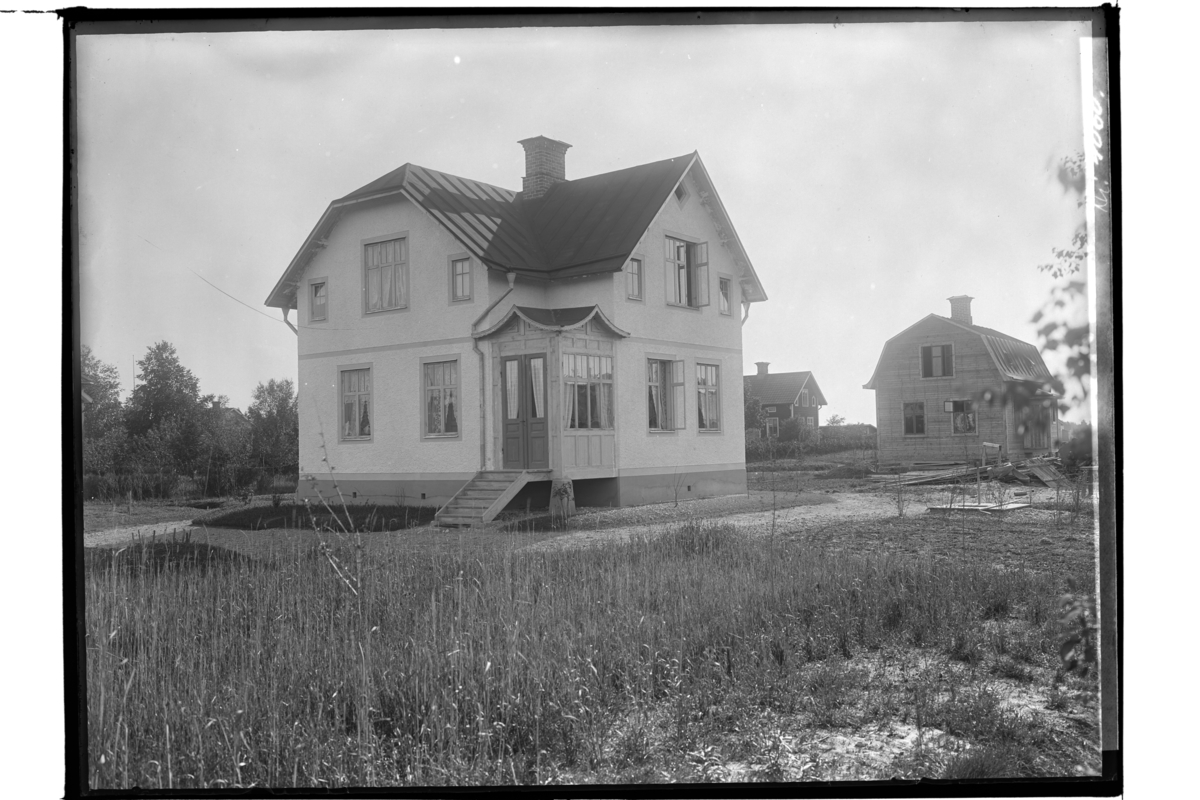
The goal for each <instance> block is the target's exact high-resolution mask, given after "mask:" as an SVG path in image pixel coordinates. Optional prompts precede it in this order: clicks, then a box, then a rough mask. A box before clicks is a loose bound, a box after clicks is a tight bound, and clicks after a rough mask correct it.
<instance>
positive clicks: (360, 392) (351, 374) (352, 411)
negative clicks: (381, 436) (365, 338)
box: [341, 368, 371, 439]
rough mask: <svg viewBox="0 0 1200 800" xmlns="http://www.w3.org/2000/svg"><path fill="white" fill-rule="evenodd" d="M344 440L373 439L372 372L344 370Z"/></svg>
mask: <svg viewBox="0 0 1200 800" xmlns="http://www.w3.org/2000/svg"><path fill="white" fill-rule="evenodd" d="M341 382H342V424H341V430H342V438H343V439H369V438H371V370H370V368H367V369H345V370H342V379H341Z"/></svg>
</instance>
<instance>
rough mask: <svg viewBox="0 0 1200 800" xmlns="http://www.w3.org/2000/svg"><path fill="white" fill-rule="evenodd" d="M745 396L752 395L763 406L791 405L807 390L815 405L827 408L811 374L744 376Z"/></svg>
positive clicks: (775, 373) (789, 373) (782, 373)
mask: <svg viewBox="0 0 1200 800" xmlns="http://www.w3.org/2000/svg"><path fill="white" fill-rule="evenodd" d="M742 380H744V381H745V386H746V394H747V395H754V396H755V397H757V398H758V400H759V402H760V403H762V404H763V405H764V406H775V405H791V404H792V403H795V402H796V400H797V398H799V397H800V392H801V390H803V389H808V391H809V394H811V395H812V396H813V397H814V398H815V400H816V404H817V405H821V406H827V405H829V403H827V402H826V401H825V395H824V394H822V393H821V387H820V386H818V385H817V379H816V378H814V377H813V374H812V373H811V372H769V373H767V374H766V375H746V376H744V377H743V378H742Z"/></svg>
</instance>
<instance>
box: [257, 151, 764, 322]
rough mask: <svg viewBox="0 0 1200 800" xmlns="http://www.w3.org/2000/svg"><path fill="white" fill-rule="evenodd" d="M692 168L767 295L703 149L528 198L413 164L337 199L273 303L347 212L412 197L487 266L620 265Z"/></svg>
mask: <svg viewBox="0 0 1200 800" xmlns="http://www.w3.org/2000/svg"><path fill="white" fill-rule="evenodd" d="M693 167H696V169H695V170H694V171H692V175H693V180H694V181H695V182H696V183H697V185H698V188H699V190H700V198H699V199H700V202H701V204H702V205H704V206H705V207H706V208H707V209H708V210H709V212H710V214H712V216H713V220H714V223H715V224H716V227H717V230H718V232H719V234H720V236H721V243H722V244H724V245H725V246H726V247H727V248H728V249H729V250H730V252H731V253H732V255H733V257H734V260H735V261H736V262H737V263H738V264H739V265H740V266H742V268H743V271H744V276H743V278H742V281H741V283H742V290H743V294H744V296H745V297H746V299H747V301H749V302H757V301H761V300H766V299H767V296H766V293H765V292H764V291H763V288H762V284H761V283H760V282H759V280H758V276H757V274H756V273H755V272H754V268H753V266H751V264H750V261H749V259H748V258H747V257H746V254H745V251H744V249H743V248H742V245H741V242H740V240H739V239H738V237H737V234H736V232H735V231H734V230H733V225H732V223H731V222H730V220H729V218H728V215H727V214H726V212H725V209H724V206H723V205H722V204H721V201H720V198H719V197H717V194H716V190H715V189H714V188H713V186H712V182H711V180H710V179H709V178H708V173H707V171H706V170H705V168H704V164H703V163H702V162H701V161H700V154H699V153H691V154H689V155H686V156H679V157H677V158H668V159H665V160H663V161H655V162H652V163H649V164H642V165H641V166H636V167H629V168H627V169H621V170H616V171H615V172H607V173H604V174H601V175H593V176H591V177H587V178H577V179H575V180H563V181H560V182H558V183H555V184H554V185H553V186H551V187H550V188H549V190H548V191H547V192H546V193H545V194H544V195H542V196H540V197H537V198H535V199H525V198H524V197H523V195H522V193H521V192H514V191H511V190H509V189H503V188H500V187H498V186H492V185H491V184H488V183H483V182H482V181H476V180H471V179H469V178H460V177H458V176H455V175H450V174H449V173H445V172H438V171H437V170H432V169H428V168H426V167H420V166H417V165H415V164H405V165H403V166H401V167H399V168H397V169H394V170H392V171H391V172H389V173H387V174H386V175H383V176H382V177H380V178H377V179H376V180H373V181H371V182H370V183H368V184H366V185H365V186H362V187H360V188H358V189H356V190H354V191H353V192H351V193H350V194H348V195H346V196H344V197H342V198H339V199H338V200H335V201H333V202H332V203H330V205H329V207H328V208H327V209H326V210H325V213H324V214H323V215H322V217H321V219H320V221H318V223H317V225H316V227H314V228H313V230H312V232H311V233H310V234H309V235H308V238H307V239H306V240H305V242H304V244H303V246H302V247H301V248H300V250H299V252H298V253H297V254H296V256H295V257H294V258H293V259H292V262H291V263H290V264H289V265H288V268H287V270H285V272H284V274H283V276H282V277H281V278H280V279H279V282H278V283H277V284H276V285H275V288H274V289H273V290H272V291H271V294H270V296H269V297H268V298H267V301H266V305H268V306H273V307H276V308H295V307H296V292H297V289H298V285H299V284H298V280H299V275H300V273H301V271H302V270H303V269H304V267H305V266H306V265H307V263H308V261H309V260H310V259H311V258H312V256H313V255H314V254H315V253H316V252H318V251H319V250H320V249H322V248H323V247H324V246H325V239H326V237H328V235H329V233H330V231H331V230H332V229H333V226H334V225H335V224H336V223H337V220H338V218H339V217H340V216H341V215H342V214H344V213H345V212H346V211H347V210H348V209H350V208H352V207H354V206H355V205H357V204H360V203H364V202H370V201H373V200H380V199H384V198H388V197H393V196H395V197H403V198H406V199H408V200H410V201H411V202H413V203H414V204H416V205H417V206H418V207H419V208H421V209H423V210H424V211H425V212H426V213H428V214H429V215H430V216H431V217H432V218H433V219H435V220H436V221H437V222H438V223H440V224H441V225H442V226H443V227H444V228H445V229H446V230H447V231H449V232H450V233H451V234H452V235H453V236H454V237H455V238H456V239H458V240H459V241H460V242H461V243H462V244H463V246H465V247H466V248H467V249H468V250H470V251H471V253H472V254H473V255H474V256H475V257H476V258H478V259H479V260H480V261H481V262H483V264H484V265H486V266H487V267H489V268H492V269H499V270H502V271H504V272H516V273H517V274H523V275H527V276H532V277H543V278H568V277H578V276H583V275H593V274H597V273H603V272H616V271H619V270H620V269H622V268H623V266H624V265H625V262H626V261H628V259H629V256H630V255H631V254H632V252H633V250H634V248H635V247H637V244H638V242H639V240H640V239H641V238H642V236H643V234H645V232H646V229H647V228H649V227H650V224H651V223H652V222H653V221H654V218H655V217H656V216H657V215H658V212H659V211H660V210H661V208H662V206H663V204H664V203H665V202H666V201H667V200H668V199H669V198H670V197H671V195H672V193H673V192H674V190H675V188H676V187H677V186H678V185H679V183H680V181H681V180H683V177H684V176H685V175H686V174H687V173H688V172H689V171H690V170H692V168H693Z"/></svg>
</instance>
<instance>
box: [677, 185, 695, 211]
mask: <svg viewBox="0 0 1200 800" xmlns="http://www.w3.org/2000/svg"><path fill="white" fill-rule="evenodd" d="M690 194H691V193H690V192H688V190H687V187H686V186H684V185H683V182H682V181H681V182H680V183H679V185H678V186H676V187H675V199H676V200H678V201H679V205H681V206H682V205H683V204H684V203H686V202H687V199H688V197H689V196H690Z"/></svg>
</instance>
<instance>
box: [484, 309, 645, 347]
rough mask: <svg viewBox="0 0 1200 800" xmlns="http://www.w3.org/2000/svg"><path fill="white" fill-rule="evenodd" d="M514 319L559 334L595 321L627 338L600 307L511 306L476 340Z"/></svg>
mask: <svg viewBox="0 0 1200 800" xmlns="http://www.w3.org/2000/svg"><path fill="white" fill-rule="evenodd" d="M514 317H519V318H520V319H523V320H525V322H526V324H528V325H530V326H532V327H533V328H535V329H537V330H543V331H551V332H556V333H561V332H563V331H572V330H579V329H581V328H583V327H585V326H586V325H587V324H588V322H589V321H591V320H593V319H594V320H596V321H598V322H599V323H600V324H602V325H603V326H604V327H606V328H608V329H609V330H610V331H612V332H613V333H614V334H615V335H617V336H620V337H622V338H625V337H628V336H629V335H630V334H629V332H628V331H623V330H621V329H620V328H618V327H617V326H616V325H614V324H613V322H612V320H610V319H609V318H608V317H607V316H605V314H604V312H603V311H601V310H600V306H577V307H575V308H532V307H530V306H513V307H512V308H510V309H509V310H508V313H507V314H505V315H504V316H503V317H501V318H500V321H499V322H496V323H495V324H494V325H491V326H489V327H487V328H485V329H483V330H481V331H477V332H476V333H475V338H476V339H483V338H485V337H487V336H491V335H492V334H493V333H496V332H497V331H502V330H504V328H505V327H507V326H508V324H509V323H510V322H512V320H513V318H514Z"/></svg>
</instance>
